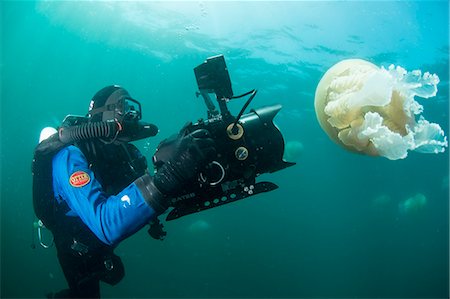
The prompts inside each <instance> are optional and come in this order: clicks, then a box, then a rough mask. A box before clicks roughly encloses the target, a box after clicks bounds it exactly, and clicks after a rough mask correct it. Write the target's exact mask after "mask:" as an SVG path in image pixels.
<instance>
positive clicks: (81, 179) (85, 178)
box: [69, 171, 91, 187]
mask: <svg viewBox="0 0 450 299" xmlns="http://www.w3.org/2000/svg"><path fill="white" fill-rule="evenodd" d="M90 181H91V177H90V176H89V175H88V174H87V173H86V172H84V171H75V172H74V173H72V175H71V176H70V178H69V182H70V184H71V185H72V187H83V186H86V185H87V184H89V182H90Z"/></svg>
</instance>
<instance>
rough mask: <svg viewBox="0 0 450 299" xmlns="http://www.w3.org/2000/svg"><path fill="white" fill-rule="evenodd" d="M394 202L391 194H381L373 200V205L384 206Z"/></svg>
mask: <svg viewBox="0 0 450 299" xmlns="http://www.w3.org/2000/svg"><path fill="white" fill-rule="evenodd" d="M391 202H392V198H391V196H389V195H388V194H380V195H378V196H377V197H375V198H374V199H373V200H372V206H374V207H384V206H387V205H389V204H390V203H391Z"/></svg>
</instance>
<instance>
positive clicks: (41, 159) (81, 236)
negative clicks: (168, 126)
mask: <svg viewBox="0 0 450 299" xmlns="http://www.w3.org/2000/svg"><path fill="white" fill-rule="evenodd" d="M141 117H142V114H141V106H140V103H139V102H138V101H136V100H134V99H133V98H132V97H131V96H130V95H129V93H128V92H127V91H126V90H125V89H124V88H122V87H120V86H117V85H113V86H107V87H105V88H103V89H101V90H100V91H98V92H97V93H96V94H95V95H94V97H93V98H92V101H91V102H90V106H89V111H88V114H87V116H86V117H81V121H80V120H77V121H76V122H75V123H72V124H69V125H67V124H65V125H64V123H63V126H61V127H60V128H59V130H58V132H57V133H55V134H53V135H52V136H50V137H49V138H47V139H45V140H44V141H41V142H40V143H39V145H38V146H37V147H36V150H35V153H34V159H33V204H34V209H35V213H36V215H37V217H38V218H39V219H40V220H41V221H42V223H43V224H44V225H45V227H46V228H48V229H49V230H50V231H51V232H52V234H53V237H54V244H55V245H56V249H57V256H58V260H59V263H60V265H61V268H62V270H63V272H64V275H65V278H66V280H67V282H68V285H69V289H66V290H63V291H60V292H57V293H51V294H49V295H48V297H49V298H99V297H100V281H103V282H106V283H108V284H111V285H115V284H117V283H118V282H119V281H120V280H121V279H122V278H123V277H124V273H125V272H124V266H123V264H122V261H121V259H120V257H118V256H117V255H115V254H114V248H115V247H116V246H117V245H118V244H119V243H120V242H121V241H122V240H124V239H125V238H127V237H129V236H131V235H133V234H134V233H135V232H137V231H138V230H140V229H141V228H142V227H144V226H145V225H146V224H149V223H150V222H152V221H155V219H157V218H156V217H157V216H158V215H160V214H162V213H163V212H165V211H166V209H168V207H169V206H170V205H171V202H170V201H169V198H171V197H173V196H176V195H177V194H179V192H181V190H182V188H184V187H186V186H189V185H190V184H192V182H193V181H195V180H196V179H197V178H198V175H199V171H200V169H202V168H203V167H204V166H205V165H207V164H208V163H210V162H211V161H212V158H213V156H214V154H215V151H216V150H215V144H214V141H213V140H212V139H211V137H210V135H209V132H208V131H207V130H205V129H198V130H196V131H194V132H191V133H189V132H187V131H186V130H183V129H182V130H181V131H180V133H179V134H178V135H177V137H176V138H174V139H173V140H172V141H171V142H172V143H173V144H174V146H173V148H174V150H173V151H171V152H170V153H168V156H167V160H168V163H165V164H164V166H162V167H161V168H160V169H158V172H157V173H155V174H153V175H151V174H150V173H149V171H148V168H147V161H146V159H145V157H144V156H143V155H142V154H141V153H140V152H139V150H138V149H137V148H136V147H135V146H134V145H132V144H131V143H129V141H133V140H137V139H141V138H143V137H142V136H141V135H139V134H140V133H139V132H136V131H135V130H138V129H139V128H141V127H142V126H140V125H139V124H140V122H141ZM77 122H78V123H77ZM80 122H81V123H82V125H81V126H74V124H76V125H78V124H79V123H80ZM71 125H72V127H76V128H77V130H78V131H77V130H75V131H72V133H73V134H72V135H70V134H69V138H67V134H64V133H65V132H66V133H67V132H69V131H70V129H71ZM111 126H112V127H113V128H114V130H112V132H113V134H112V137H105V136H106V135H108V136H111V134H110V133H111V132H109V131H108V132H109V133H108V134H103V133H102V132H100V131H102V130H103V129H105V128H110V127H111ZM80 128H81V129H80ZM83 128H84V129H83ZM146 128H147V130H148V128H150V133H149V132H147V133H144V135H145V137H148V136H154V135H156V133H157V132H158V129H157V128H156V126H154V125H150V126H148V125H147V126H146ZM65 130H66V131H65ZM74 132H75V133H74ZM99 132H100V133H99Z"/></svg>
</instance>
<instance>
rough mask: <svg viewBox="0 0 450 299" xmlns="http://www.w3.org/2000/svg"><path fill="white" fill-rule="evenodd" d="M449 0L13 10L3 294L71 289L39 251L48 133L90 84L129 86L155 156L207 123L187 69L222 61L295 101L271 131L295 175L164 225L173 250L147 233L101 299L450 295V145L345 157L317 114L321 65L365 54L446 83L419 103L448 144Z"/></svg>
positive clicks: (27, 4)
mask: <svg viewBox="0 0 450 299" xmlns="http://www.w3.org/2000/svg"><path fill="white" fill-rule="evenodd" d="M448 6H449V4H448V1H395V2H391V1H373V2H372V1H370V2H369V1H350V2H341V1H339V2H338V1H329V2H328V1H314V2H313V1H301V2H294V1H292V2H281V1H276V2H257V1H251V2H239V1H235V2H209V1H205V2H198V1H193V2H147V1H136V2H134V1H129V2H122V1H114V2H109V1H39V2H32V1H1V2H0V11H1V143H0V146H1V200H0V204H1V297H2V298H8V297H11V298H13V297H14V298H25V297H26V298H43V297H45V294H46V293H49V292H51V291H59V290H61V289H63V288H65V287H66V282H65V280H64V277H63V274H62V271H61V270H60V267H59V265H58V262H57V258H56V251H55V248H54V247H53V248H51V249H43V248H41V247H40V246H39V245H38V244H37V243H36V240H35V241H33V238H34V239H36V237H35V235H36V231H35V230H33V221H35V220H36V219H35V218H34V214H33V211H32V204H31V182H32V178H31V160H32V155H33V150H34V147H35V146H36V144H37V142H38V138H39V133H40V131H41V129H42V128H44V127H46V126H54V127H57V126H58V125H59V124H60V123H61V121H62V120H63V118H64V117H65V116H66V115H67V114H77V115H84V114H85V113H86V112H87V109H88V105H89V101H90V99H91V97H92V96H93V95H94V93H95V92H96V91H98V90H99V89H101V88H102V87H104V86H106V85H110V84H120V85H122V86H123V87H124V88H126V89H127V90H128V91H129V92H130V94H131V95H132V96H133V97H134V98H136V99H137V100H139V101H140V102H141V104H142V106H143V119H144V120H146V121H149V122H153V123H155V124H157V125H158V127H159V129H160V133H159V134H158V135H157V136H156V137H154V138H152V139H149V140H144V141H140V142H136V144H137V146H138V147H139V148H140V149H141V150H142V152H143V153H144V154H145V155H146V156H147V158H148V159H150V158H151V156H152V154H153V153H154V150H155V148H156V146H157V145H158V143H159V141H161V140H162V139H163V138H165V137H168V136H169V135H171V134H173V133H175V132H177V131H178V130H179V129H180V128H181V127H182V126H183V125H184V124H185V123H186V122H187V121H196V120H197V119H199V118H201V117H205V116H206V111H205V107H204V103H203V102H202V101H201V100H200V99H199V98H196V96H195V92H196V91H197V86H196V81H195V77H194V73H193V68H194V67H196V66H197V65H199V64H201V63H202V62H203V61H204V60H205V59H206V58H207V57H210V56H213V55H217V54H224V55H225V59H226V62H227V66H228V69H229V73H230V77H231V81H232V83H233V90H234V92H235V94H241V93H244V92H246V91H248V90H250V89H252V88H257V89H258V95H257V96H256V98H255V99H254V100H253V102H252V103H251V105H250V108H256V107H259V106H263V105H270V104H276V103H280V104H282V105H283V108H282V110H281V112H280V113H279V115H278V116H277V117H276V119H275V122H276V123H277V125H278V126H279V128H280V129H281V131H282V132H283V134H284V137H285V141H286V143H289V144H291V145H293V148H294V149H295V150H294V151H293V152H292V153H291V154H292V155H291V157H290V158H291V159H294V160H295V162H297V165H296V166H294V167H291V168H288V169H285V170H283V171H279V172H276V173H273V174H265V175H263V176H262V177H261V178H260V180H261V179H263V180H269V181H272V182H274V183H276V184H278V185H279V186H280V188H279V189H277V190H275V191H273V192H270V193H266V194H262V195H258V196H255V197H251V198H248V199H245V200H242V201H238V202H236V203H233V204H229V205H225V206H223V207H219V208H217V209H211V210H208V211H205V212H201V213H197V214H192V215H189V216H186V217H183V218H181V219H178V220H174V221H170V222H167V223H165V227H166V230H167V232H168V236H167V237H166V239H165V240H164V241H162V242H161V241H156V240H154V239H151V238H150V237H149V236H148V234H147V233H146V229H142V230H141V231H140V232H139V233H137V234H136V235H134V236H132V237H130V238H128V239H127V240H125V241H124V242H123V243H121V244H120V245H119V247H118V248H117V249H116V253H117V254H118V255H119V256H121V257H122V260H123V262H124V264H125V267H126V276H125V278H124V279H123V281H122V282H121V283H120V284H119V285H117V286H114V287H111V286H109V285H105V284H103V285H102V296H103V297H120V298H132V297H135V298H136V297H195V298H201V297H297V298H300V297H308V298H311V297H334V298H336V297H360V298H361V297H363V298H369V297H370V298H374V297H390V298H394V297H395V298H431V297H433V298H448V296H449V176H448V174H449V155H448V150H447V151H446V152H445V153H444V154H438V155H434V154H429V155H425V154H418V153H414V152H412V153H410V154H409V155H408V157H407V158H406V159H404V160H397V161H390V160H388V159H385V158H381V157H368V156H363V155H358V154H354V153H350V152H347V151H345V150H344V149H342V148H341V147H339V146H338V145H336V144H335V143H333V142H332V141H331V140H329V138H328V137H327V135H326V134H325V132H324V131H322V129H321V128H320V126H319V124H318V122H317V120H316V116H315V112H314V93H315V88H316V86H317V84H318V82H319V80H320V78H321V76H322V75H323V74H324V72H325V71H326V70H327V69H328V68H329V67H331V66H332V65H333V64H335V63H337V62H338V61H340V60H343V59H347V58H362V59H366V60H368V61H371V62H372V63H374V64H376V65H378V66H384V67H388V66H389V65H390V64H395V65H400V66H402V67H404V68H406V69H407V70H415V69H420V70H422V71H429V72H431V73H436V74H437V75H438V76H439V78H440V81H441V82H440V83H439V85H438V89H439V91H438V94H437V96H436V97H434V98H431V99H418V101H419V102H420V103H421V104H422V105H423V106H424V115H425V117H426V118H427V119H428V120H429V121H431V122H436V123H439V124H440V125H441V127H442V128H443V129H444V131H445V132H446V135H447V136H448V134H449V104H448V103H449V7H448ZM243 104H244V100H235V101H233V102H231V103H230V110H231V111H232V112H233V113H234V114H237V113H238V112H239V110H240V108H241V107H242V105H243ZM422 195H423V196H422ZM417 196H418V197H420V198H421V200H418V201H417V200H416V201H414V198H417ZM411 198H412V199H411ZM423 198H425V199H423ZM408 199H411V200H410V201H407V200H408ZM405 203H408V208H405ZM46 236H47V237H48V234H47V235H46ZM33 242H34V244H35V247H36V248H35V249H33V248H32V247H33V246H32V245H33Z"/></svg>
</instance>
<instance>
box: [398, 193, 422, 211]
mask: <svg viewBox="0 0 450 299" xmlns="http://www.w3.org/2000/svg"><path fill="white" fill-rule="evenodd" d="M426 204H427V198H426V197H425V195H423V194H422V193H417V194H416V195H414V196H412V197H409V198H408V199H406V200H404V201H402V202H400V204H399V205H398V209H399V212H400V214H402V215H414V214H417V213H418V212H419V211H421V210H422V209H423V208H424V207H425V205H426Z"/></svg>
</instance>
